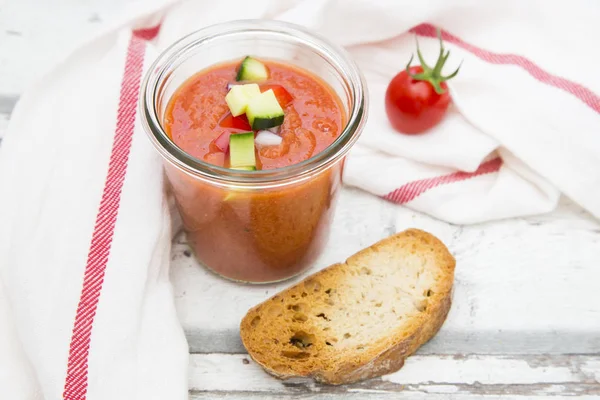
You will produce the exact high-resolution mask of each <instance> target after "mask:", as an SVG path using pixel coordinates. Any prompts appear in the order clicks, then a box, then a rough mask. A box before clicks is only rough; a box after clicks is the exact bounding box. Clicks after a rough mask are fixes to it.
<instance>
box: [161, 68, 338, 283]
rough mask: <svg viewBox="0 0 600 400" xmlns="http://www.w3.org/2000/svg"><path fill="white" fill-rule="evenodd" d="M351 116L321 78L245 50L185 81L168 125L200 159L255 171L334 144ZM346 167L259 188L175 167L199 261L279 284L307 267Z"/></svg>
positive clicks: (228, 273)
mask: <svg viewBox="0 0 600 400" xmlns="http://www.w3.org/2000/svg"><path fill="white" fill-rule="evenodd" d="M345 123H346V115H345V111H344V107H343V106H342V104H341V102H340V99H339V97H338V96H337V95H336V93H335V92H334V91H333V90H332V89H331V88H330V87H329V86H328V85H327V84H326V83H325V82H323V81H322V80H321V79H319V78H318V77H316V76H314V75H313V74H311V73H309V72H308V71H306V70H304V69H301V68H299V67H296V66H293V65H290V64H286V63H282V62H278V61H271V60H259V59H256V58H254V57H245V58H244V59H242V60H240V61H236V62H230V63H223V64H219V65H215V66H213V67H210V68H208V69H206V70H203V71H200V72H199V73H197V74H196V75H194V76H192V77H191V78H189V79H188V80H187V81H186V82H184V83H183V84H182V85H181V86H180V87H179V88H178V89H177V90H176V92H175V93H174V94H173V96H172V97H171V99H170V101H169V104H168V105H167V108H166V112H165V116H164V121H163V126H164V128H165V130H166V132H167V134H168V135H169V137H170V138H171V140H172V141H173V142H174V143H175V144H176V145H177V146H179V147H180V148H181V149H182V150H183V151H185V152H187V153H188V154H190V155H192V156H194V157H196V158H198V159H200V160H203V161H205V162H207V163H210V164H214V165H218V166H221V167H225V168H231V169H237V170H245V171H254V170H271V169H277V168H282V167H286V166H289V165H293V164H297V163H299V162H302V161H305V160H308V159H309V158H311V157H313V156H315V155H316V154H318V153H319V152H321V151H323V150H325V149H326V148H327V147H328V146H330V145H331V144H332V143H333V142H334V141H335V140H336V138H337V137H338V136H339V135H340V133H341V132H342V130H343V129H344V126H345ZM341 169H342V163H341V162H340V163H337V164H334V165H333V166H332V167H330V168H328V169H326V170H324V171H322V172H320V173H318V174H316V175H314V176H313V177H311V178H310V179H309V180H303V181H301V182H297V183H293V182H292V183H290V184H286V185H275V186H274V187H270V188H264V187H263V188H260V189H254V190H253V189H249V190H246V189H239V188H234V187H227V185H214V184H211V183H209V182H206V181H203V180H200V179H197V178H194V177H191V176H189V175H187V174H185V173H183V172H181V171H179V170H178V169H176V168H175V167H172V166H171V167H169V166H167V168H166V172H167V175H168V178H169V182H170V184H171V187H172V191H173V194H174V196H175V199H176V203H177V205H178V208H179V211H180V214H181V216H182V220H183V223H184V227H185V229H186V232H187V236H188V241H189V244H190V246H191V247H192V249H193V250H194V253H195V255H196V257H197V258H198V260H199V261H200V262H201V263H202V264H204V265H205V266H206V267H208V268H209V269H210V270H212V271H214V272H216V273H217V274H219V275H221V276H224V277H227V278H230V279H233V280H238V281H245V282H273V281H278V280H282V279H286V278H289V277H292V276H294V275H296V274H298V273H299V272H301V271H302V270H304V269H305V268H307V267H308V266H310V264H311V263H312V262H313V261H314V259H315V257H316V256H317V255H318V254H319V253H320V251H321V250H322V247H323V246H324V244H325V242H326V237H327V235H328V231H329V229H328V228H329V224H330V219H331V213H332V210H333V203H334V199H335V197H336V193H337V191H338V190H337V189H338V188H339V186H340V181H341ZM250 174H251V172H250Z"/></svg>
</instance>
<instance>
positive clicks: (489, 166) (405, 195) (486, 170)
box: [382, 157, 502, 204]
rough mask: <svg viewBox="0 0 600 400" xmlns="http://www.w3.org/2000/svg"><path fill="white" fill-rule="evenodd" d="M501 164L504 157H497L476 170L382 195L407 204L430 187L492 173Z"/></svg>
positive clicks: (406, 185)
mask: <svg viewBox="0 0 600 400" xmlns="http://www.w3.org/2000/svg"><path fill="white" fill-rule="evenodd" d="M501 166H502V159H501V158H500V157H497V158H494V159H493V160H490V161H486V162H484V163H483V164H481V165H480V166H479V168H477V170H476V171H474V172H462V171H460V172H453V173H451V174H448V175H442V176H437V177H435V178H427V179H421V180H418V181H414V182H409V183H407V184H405V185H402V186H401V187H399V188H398V189H396V190H394V191H393V192H390V193H388V194H386V195H385V196H382V197H383V198H384V199H386V200H389V201H391V202H394V203H397V204H405V203H408V202H409V201H411V200H414V199H415V198H416V197H418V196H420V195H421V194H423V193H425V192H426V191H428V190H429V189H433V188H434V187H437V186H440V185H447V184H448V183H453V182H459V181H464V180H467V179H471V178H474V177H476V176H479V175H485V174H491V173H492V172H496V171H498V170H499V169H500V167H501Z"/></svg>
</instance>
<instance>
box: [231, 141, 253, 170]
mask: <svg viewBox="0 0 600 400" xmlns="http://www.w3.org/2000/svg"><path fill="white" fill-rule="evenodd" d="M229 157H230V159H229V162H230V166H231V168H232V169H246V168H250V167H252V168H256V158H255V157H254V132H244V133H234V134H232V135H231V136H229Z"/></svg>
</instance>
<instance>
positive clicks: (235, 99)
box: [225, 83, 260, 117]
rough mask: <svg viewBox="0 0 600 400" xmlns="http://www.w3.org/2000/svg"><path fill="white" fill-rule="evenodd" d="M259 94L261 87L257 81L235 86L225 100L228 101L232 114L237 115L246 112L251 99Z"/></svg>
mask: <svg viewBox="0 0 600 400" xmlns="http://www.w3.org/2000/svg"><path fill="white" fill-rule="evenodd" d="M259 94H260V88H259V87H258V85H257V84H256V83H249V84H247V85H236V86H233V87H232V88H231V90H230V91H229V93H227V96H225V101H226V102H227V106H229V111H231V115H233V116H234V117H237V116H239V115H242V114H243V113H245V112H246V107H248V103H249V102H250V99H251V98H252V97H254V96H258V95H259Z"/></svg>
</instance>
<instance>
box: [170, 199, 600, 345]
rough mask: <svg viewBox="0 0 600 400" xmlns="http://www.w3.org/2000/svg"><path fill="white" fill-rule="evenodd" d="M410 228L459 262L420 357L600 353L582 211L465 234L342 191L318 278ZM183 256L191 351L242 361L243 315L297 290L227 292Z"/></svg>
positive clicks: (593, 243) (564, 210)
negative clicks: (449, 295)
mask: <svg viewBox="0 0 600 400" xmlns="http://www.w3.org/2000/svg"><path fill="white" fill-rule="evenodd" d="M408 227H418V228H422V229H426V230H429V231H431V232H432V233H434V234H436V235H437V236H439V237H440V238H441V239H442V240H444V241H445V243H447V245H448V246H449V248H450V250H451V251H452V252H453V253H454V254H455V256H456V258H457V270H456V287H455V292H454V304H453V307H452V309H451V312H450V314H449V317H448V320H447V321H446V323H445V325H444V326H443V328H442V330H441V331H440V332H439V334H438V335H437V336H436V337H435V338H434V339H433V340H432V341H431V342H430V343H428V344H427V345H426V346H424V347H423V348H422V349H421V350H420V352H421V354H430V353H446V354H454V353H480V354H503V353H530V354H535V353H590V352H598V351H600V334H599V332H600V291H598V290H597V282H598V281H599V280H600V268H599V267H598V260H600V224H599V223H598V221H597V220H594V219H593V218H592V217H590V216H589V215H587V214H586V213H585V212H582V211H581V209H580V208H579V207H577V206H576V205H574V204H572V203H571V202H569V201H567V200H564V201H563V202H562V203H561V205H560V207H559V208H558V209H557V210H556V211H555V212H553V213H551V214H548V215H544V216H536V217H529V218H520V219H515V220H507V221H500V222H494V223H488V224H482V225H475V226H465V227H460V226H454V225H450V224H446V223H443V222H440V221H437V220H434V219H432V218H429V217H427V216H424V215H422V214H417V213H415V212H412V211H410V210H408V209H406V208H403V207H398V206H395V205H391V204H389V203H387V202H385V201H383V200H380V199H377V198H375V197H374V196H371V195H369V194H366V193H363V192H360V191H357V190H353V189H345V190H344V191H343V195H342V198H341V201H340V208H339V212H338V213H337V215H336V217H335V220H334V228H333V229H334V235H333V238H334V239H333V240H332V241H331V242H330V244H329V246H328V248H327V250H326V253H325V254H324V255H323V257H322V258H321V260H320V261H319V262H318V263H317V264H316V268H315V269H314V270H316V269H318V268H322V267H324V266H327V265H329V264H331V263H333V262H336V261H341V260H344V259H345V258H346V257H347V256H349V255H351V254H353V253H354V252H356V251H358V250H360V249H361V248H363V247H364V246H368V245H370V244H371V243H373V242H375V241H376V240H378V239H381V238H383V237H385V236H387V235H389V234H391V233H392V232H394V231H395V230H403V229H406V228H408ZM186 254H189V250H188V247H187V246H186V244H185V237H183V236H180V237H178V239H177V241H176V243H175V245H174V247H173V252H172V256H173V270H172V276H173V280H174V284H175V289H176V298H177V300H176V301H177V308H178V311H179V317H180V320H181V321H182V324H183V326H184V328H185V330H186V332H187V334H188V342H189V345H190V348H191V350H192V351H193V352H207V353H210V352H243V351H244V349H243V347H242V345H241V342H240V340H239V337H238V335H239V333H238V332H239V331H238V324H239V321H240V319H241V318H242V316H243V315H244V313H245V312H246V310H247V309H248V308H250V307H251V306H253V305H255V304H257V303H259V302H260V301H262V300H264V299H266V298H267V297H270V296H271V295H273V294H274V293H275V292H276V291H277V290H279V289H281V288H283V287H285V286H287V285H289V284H291V283H292V282H289V283H284V284H279V285H262V286H254V287H253V286H241V285H237V284H231V283H228V282H225V281H223V280H221V279H219V278H217V277H215V276H213V275H212V274H210V273H208V272H206V271H204V270H203V269H202V268H201V267H200V266H199V265H198V264H197V263H196V262H195V261H194V259H193V258H192V257H187V256H186Z"/></svg>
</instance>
